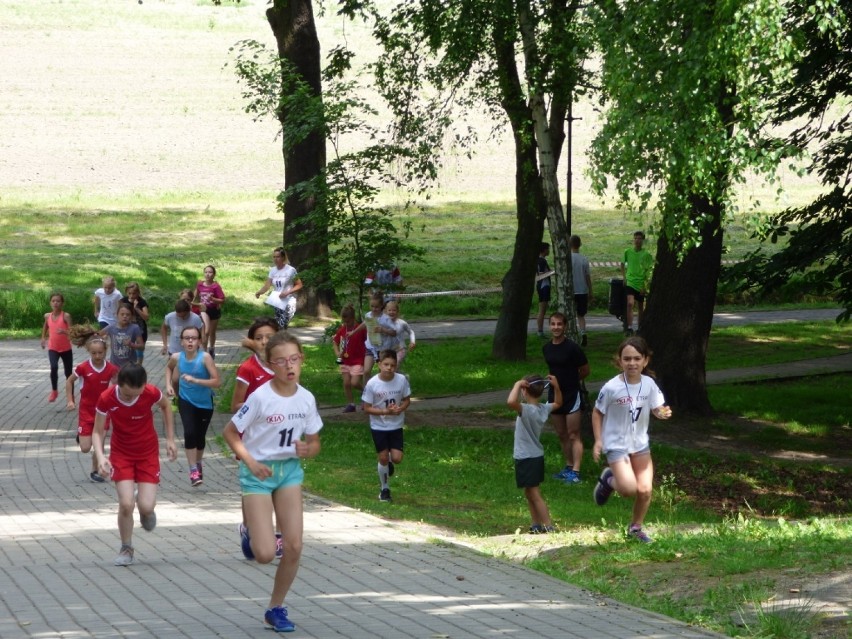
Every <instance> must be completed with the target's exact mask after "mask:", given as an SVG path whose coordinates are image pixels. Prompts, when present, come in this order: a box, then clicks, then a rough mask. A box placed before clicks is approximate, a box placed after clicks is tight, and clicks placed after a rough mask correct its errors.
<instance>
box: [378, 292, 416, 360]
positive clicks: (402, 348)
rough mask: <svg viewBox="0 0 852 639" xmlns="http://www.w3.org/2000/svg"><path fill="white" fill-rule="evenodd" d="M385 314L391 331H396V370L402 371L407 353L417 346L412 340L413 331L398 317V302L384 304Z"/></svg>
mask: <svg viewBox="0 0 852 639" xmlns="http://www.w3.org/2000/svg"><path fill="white" fill-rule="evenodd" d="M385 314H386V315H387V316H388V319H390V321H391V323H392V324H393V329H394V330H395V331H396V360H397V369H402V362H403V360H404V359H405V355H406V354H407V353H408V351H413V350H414V347H415V346H417V342H416V340H415V338H414V329H413V328H411V326H410V325H409V323H408V322H406V321H405V320H404V319H402V318H401V317H400V316H399V302H397V301H390V302H388V303H387V304H385Z"/></svg>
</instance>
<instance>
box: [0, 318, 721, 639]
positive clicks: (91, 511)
mask: <svg viewBox="0 0 852 639" xmlns="http://www.w3.org/2000/svg"><path fill="white" fill-rule="evenodd" d="M447 324H451V323H447ZM465 324H466V323H465ZM456 326H457V327H458V325H456ZM468 326H472V323H471V324H469V325H468ZM420 328H421V331H422V337H426V335H427V334H429V333H430V329H427V327H425V326H421V327H420ZM447 330H449V329H447ZM299 332H301V333H303V337H304V338H305V339H306V340H310V339H311V335H313V336H314V337H316V335H317V333H319V332H318V331H310V330H306V331H299ZM238 337H239V334H238V333H236V332H231V331H226V332H225V333H224V334H223V335H222V339H221V340H220V344H219V345H218V347H217V359H218V360H219V361H220V362H223V363H229V362H230V363H233V362H236V361H237V360H238V358H239V353H238V350H239V349H238V345H237V339H238ZM156 343H157V340H156V338H155V340H154V342H153V344H152V347H150V348H149V355H148V358H147V359H146V368H148V370H149V375H150V377H151V379H152V380H153V381H154V382H156V383H158V384H159V383H161V379H162V375H163V365H164V362H165V358H163V357H161V356H160V355H159V353H158V351H157V349H156V348H154V346H155V345H156ZM75 358H76V360H77V361H80V360H81V359H82V355H81V353H79V352H78V353H75ZM48 390H49V385H48V367H47V357H46V356H45V354H44V353H43V352H42V351H41V349H39V348H38V342H37V341H36V340H26V341H8V342H0V406H2V407H3V408H2V413H0V442H2V447H0V637H2V638H3V639H17V638H18V637H37V638H39V639H53V638H59V637H68V638H70V637H73V638H75V639H81V638H88V637H104V638H107V637H133V638H148V637H157V638H158V639H169V638H172V637H208V636H214V637H228V638H238V637H258V636H267V637H269V636H271V635H269V634H267V632H266V631H265V630H264V626H263V624H262V621H261V619H262V615H263V609H264V607H265V605H266V603H267V599H268V595H269V590H270V588H271V584H272V574H273V571H274V570H275V566H274V565H268V566H261V565H258V564H256V563H254V562H247V561H245V560H243V559H242V555H241V553H240V550H239V545H238V543H237V541H238V540H237V535H236V533H235V526H236V524H237V522H238V521H239V517H240V515H239V499H238V495H237V490H236V487H237V485H236V480H235V466H234V463H233V462H232V461H231V460H230V459H227V458H225V457H224V456H214V455H210V456H209V457H208V458H207V459H206V460H205V466H204V470H205V473H204V475H205V480H204V485H203V486H202V487H201V488H198V489H194V490H193V489H190V488H189V486H188V482H187V468H186V462H185V459H183V458H182V457H180V456H179V460H178V461H177V462H175V463H168V462H163V468H162V484H161V486H160V491H159V498H158V506H157V513H158V520H159V524H158V526H157V529H156V530H155V531H154V532H151V533H146V532H144V531H143V530H142V529H141V528H140V527H139V526H137V527H136V529H135V531H134V545H135V547H136V563H135V564H134V565H133V566H131V567H130V568H117V567H114V566H113V565H112V560H113V557H114V556H115V554H116V552H117V550H118V536H117V530H116V520H115V518H116V503H115V495H114V492H113V489H112V487H111V486H110V485H109V484H92V483H89V481H88V479H87V477H88V472H89V463H90V462H89V457H88V455H82V454H80V453H79V451H78V449H77V446H76V444H75V442H74V432H75V431H74V428H75V424H76V416H75V415H74V414H73V413H68V412H66V411H65V410H64V403H63V402H61V401H58V402H56V403H55V404H47V403H46V402H45V399H46V395H47V391H48ZM226 419H227V416H225V415H217V416H216V424H215V425H214V430H215V432H220V431H221V426H222V425H223V423H224V421H225V420H226ZM178 421H179V420H178ZM178 430H179V431H180V428H179V427H178ZM287 603H288V606H289V608H290V611H291V615H292V617H293V619H294V621H295V622H296V624H297V631H296V635H295V636H298V637H316V638H322V639H325V638H328V637H348V638H356V639H360V638H361V637H364V638H370V639H373V638H376V639H381V638H384V637H387V638H391V637H392V638H394V639H398V638H399V637H422V638H424V639H425V638H452V639H462V638H477V637H527V636H539V637H557V636H558V637H568V638H571V637H577V638H590V637H601V638H609V637H612V638H616V637H618V638H623V637H634V636H646V637H658V638H662V637H713V636H717V635H714V634H712V633H708V632H705V631H701V630H696V629H694V628H691V627H688V626H686V625H684V624H681V623H679V622H676V621H673V620H671V619H668V618H666V617H662V616H660V615H655V614H653V613H648V612H645V611H642V610H638V609H635V608H632V607H630V606H625V605H622V604H619V603H616V602H614V601H612V600H609V599H606V598H604V597H600V596H597V595H595V594H592V593H589V592H587V591H584V590H580V589H578V588H574V587H572V586H570V585H568V584H565V583H563V582H561V581H558V580H555V579H552V578H550V577H547V576H545V575H542V574H540V573H537V572H534V571H532V570H528V569H526V568H523V567H521V566H518V565H515V564H511V563H508V562H504V561H500V560H496V559H491V558H488V557H484V556H481V555H479V554H477V553H475V552H473V551H471V550H468V549H465V548H462V547H460V546H455V545H452V544H444V543H435V542H434V541H432V540H431V539H430V537H429V533H428V532H427V531H425V530H421V529H418V527H417V526H416V525H414V524H412V525H395V524H391V523H389V522H386V521H384V520H381V519H379V518H376V517H373V516H370V515H366V514H364V513H361V512H357V511H354V510H351V509H349V508H345V507H343V506H340V505H337V504H333V503H329V502H326V501H322V500H319V499H316V498H313V497H310V496H306V499H305V550H304V554H303V558H302V566H301V570H300V572H299V576H298V577H297V580H296V583H295V585H294V588H293V590H292V591H291V593H290V596H289V597H288V602H287Z"/></svg>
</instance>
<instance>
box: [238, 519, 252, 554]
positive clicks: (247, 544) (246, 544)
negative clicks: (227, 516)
mask: <svg viewBox="0 0 852 639" xmlns="http://www.w3.org/2000/svg"><path fill="white" fill-rule="evenodd" d="M239 531H240V548H242V550H243V557H245V558H246V559H248V560H249V561H252V560H254V552H253V551H252V549H251V537H249V531H248V528H246V527H245V524H240V526H239Z"/></svg>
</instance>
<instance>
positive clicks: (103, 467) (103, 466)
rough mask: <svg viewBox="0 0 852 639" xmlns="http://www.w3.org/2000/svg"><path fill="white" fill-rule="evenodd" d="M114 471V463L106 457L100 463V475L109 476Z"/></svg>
mask: <svg viewBox="0 0 852 639" xmlns="http://www.w3.org/2000/svg"><path fill="white" fill-rule="evenodd" d="M111 473H112V464H110V463H109V460H108V459H107V458H106V457H104V460H103V461H102V462H100V463H99V464H98V475H100V476H101V477H109V476H110V474H111Z"/></svg>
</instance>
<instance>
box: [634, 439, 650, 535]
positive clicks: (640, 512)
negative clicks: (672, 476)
mask: <svg viewBox="0 0 852 639" xmlns="http://www.w3.org/2000/svg"><path fill="white" fill-rule="evenodd" d="M630 464H631V466H632V468H633V473H634V475H635V477H636V500H635V501H634V502H633V521H632V522H631V523H632V524H635V525H637V526H641V525H642V522H643V521H645V515H646V514H647V513H648V507H649V506H650V505H651V492H652V490H653V485H654V462H653V461H651V454H650V453H645V454H639V455H633V456H631V458H630Z"/></svg>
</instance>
